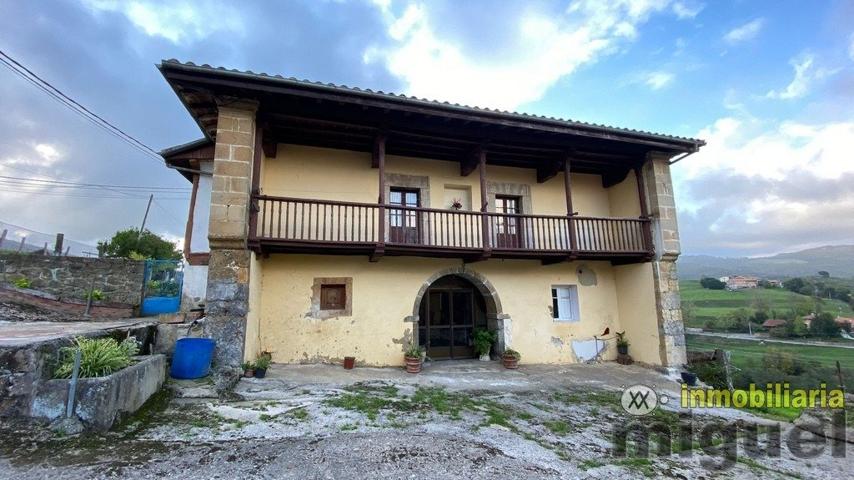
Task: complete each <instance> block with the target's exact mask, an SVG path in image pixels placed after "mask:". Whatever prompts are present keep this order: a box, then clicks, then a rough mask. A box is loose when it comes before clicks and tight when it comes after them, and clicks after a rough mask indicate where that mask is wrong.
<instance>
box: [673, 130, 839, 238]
mask: <svg viewBox="0 0 854 480" xmlns="http://www.w3.org/2000/svg"><path fill="white" fill-rule="evenodd" d="M698 136H699V137H700V138H703V139H705V140H706V141H707V145H706V146H705V147H703V148H702V149H701V150H700V152H698V153H697V154H695V155H693V156H691V157H689V158H687V159H685V160H684V161H682V162H680V163H678V164H676V165H675V166H674V168H673V175H674V187H675V189H676V193H675V194H676V196H677V198H678V202H677V205H678V207H679V210H680V212H681V213H680V223H682V224H683V233H684V235H683V238H684V241H685V243H686V246H688V248H689V249H690V250H693V251H698V252H702V251H710V250H712V251H714V250H720V249H722V248H723V249H733V250H735V251H738V252H740V253H741V254H744V253H748V252H751V251H754V252H756V253H768V252H772V253H773V252H779V251H783V250H792V249H797V248H798V247H800V246H804V245H808V244H810V242H812V244H829V243H844V242H848V241H851V240H854V237H852V232H854V216H852V215H850V212H852V211H854V196H851V195H848V194H847V192H848V191H849V187H848V185H850V182H851V179H852V178H854V162H851V161H850V160H849V159H850V153H849V152H850V145H852V144H854V121H847V122H831V123H802V122H792V121H785V122H780V123H774V124H767V123H764V122H761V121H758V120H756V119H755V118H754V117H747V118H744V117H741V116H738V117H724V118H720V119H718V120H717V121H716V122H715V123H714V124H712V125H710V126H708V127H707V128H705V129H703V130H702V131H700V132H699V133H698Z"/></svg>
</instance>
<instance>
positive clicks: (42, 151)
mask: <svg viewBox="0 0 854 480" xmlns="http://www.w3.org/2000/svg"><path fill="white" fill-rule="evenodd" d="M33 148H34V150H35V151H36V153H38V154H39V156H40V157H42V159H44V160H45V162H47V163H48V164H49V165H51V164H53V163H54V162H55V161H56V160H57V159H58V158H59V157H60V154H59V151H58V150H57V149H56V147H54V146H53V145H50V144H47V143H39V144H37V145H36V146H35V147H33Z"/></svg>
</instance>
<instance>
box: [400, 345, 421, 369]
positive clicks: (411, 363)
mask: <svg viewBox="0 0 854 480" xmlns="http://www.w3.org/2000/svg"><path fill="white" fill-rule="evenodd" d="M403 359H404V360H405V361H406V372H407V373H418V372H420V371H421V364H422V363H424V350H422V349H421V347H419V346H418V345H410V346H409V348H408V349H406V351H405V352H403Z"/></svg>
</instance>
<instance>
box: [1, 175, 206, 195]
mask: <svg viewBox="0 0 854 480" xmlns="http://www.w3.org/2000/svg"><path fill="white" fill-rule="evenodd" d="M0 179H5V180H12V181H18V182H19V183H34V182H40V183H50V184H55V185H56V186H69V187H94V188H100V187H110V188H121V189H139V190H145V191H151V190H164V191H185V192H189V191H190V190H191V189H189V188H185V187H152V186H143V185H113V184H103V183H82V182H68V181H64V180H48V179H41V178H26V177H12V176H9V175H0ZM10 183H11V182H10Z"/></svg>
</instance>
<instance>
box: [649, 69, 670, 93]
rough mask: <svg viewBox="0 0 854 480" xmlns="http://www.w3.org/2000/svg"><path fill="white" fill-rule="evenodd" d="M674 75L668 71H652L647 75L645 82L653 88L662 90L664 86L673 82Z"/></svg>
mask: <svg viewBox="0 0 854 480" xmlns="http://www.w3.org/2000/svg"><path fill="white" fill-rule="evenodd" d="M673 79H674V76H673V74H672V73H668V72H650V73H648V74H647V75H646V78H645V79H644V83H645V84H646V85H647V86H648V87H649V88H651V89H653V90H661V89H662V88H664V87H666V86H668V85H670V84H671V83H673Z"/></svg>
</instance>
